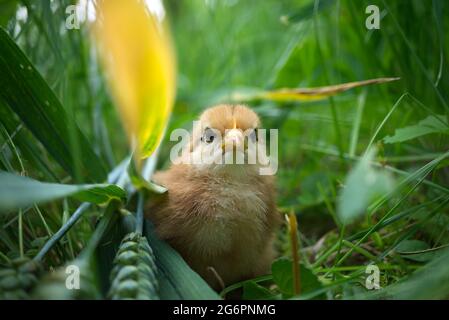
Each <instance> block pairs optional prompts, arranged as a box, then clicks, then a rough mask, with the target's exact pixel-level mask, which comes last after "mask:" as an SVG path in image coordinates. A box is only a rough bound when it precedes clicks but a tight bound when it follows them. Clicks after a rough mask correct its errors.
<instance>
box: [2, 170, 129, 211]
mask: <svg viewBox="0 0 449 320" xmlns="http://www.w3.org/2000/svg"><path fill="white" fill-rule="evenodd" d="M67 196H74V197H75V198H77V199H79V200H81V201H86V202H93V203H96V204H102V203H105V202H108V201H109V200H111V199H119V200H123V199H125V198H126V193H125V191H124V190H122V189H121V188H120V187H118V186H116V185H110V184H82V185H69V184H59V183H46V182H40V181H37V180H34V179H31V178H27V177H22V176H19V175H15V174H12V173H9V172H5V171H0V212H5V211H11V210H14V209H19V208H24V207H27V206H30V205H32V204H33V203H41V202H47V201H50V200H55V199H59V198H63V197H67Z"/></svg>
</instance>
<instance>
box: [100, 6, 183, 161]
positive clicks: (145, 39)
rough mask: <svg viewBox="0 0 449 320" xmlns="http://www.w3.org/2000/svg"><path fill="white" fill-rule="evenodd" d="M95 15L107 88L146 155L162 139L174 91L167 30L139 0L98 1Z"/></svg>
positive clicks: (132, 137) (139, 153) (131, 136)
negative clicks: (107, 76)
mask: <svg viewBox="0 0 449 320" xmlns="http://www.w3.org/2000/svg"><path fill="white" fill-rule="evenodd" d="M98 16H99V17H100V18H99V19H97V22H96V24H95V27H96V28H95V31H96V35H97V39H98V40H99V42H100V44H101V49H102V50H101V51H100V53H101V54H102V58H103V62H104V64H105V66H106V68H107V71H108V73H109V76H110V84H111V88H112V93H113V95H114V96H115V100H116V102H117V106H118V108H119V111H120V114H121V117H122V120H123V123H124V126H125V129H126V131H127V133H128V136H129V139H130V141H131V143H137V146H136V147H137V150H136V156H137V158H138V159H140V158H141V157H148V156H150V155H151V154H152V153H153V151H154V150H155V149H156V147H157V146H158V144H159V143H160V141H161V139H162V134H163V133H164V130H165V127H166V125H167V122H168V119H169V116H170V113H171V109H172V106H173V100H174V95H175V87H176V86H175V62H174V54H173V51H172V47H171V44H170V40H169V38H168V32H167V30H165V29H164V27H165V26H164V25H163V24H161V23H160V21H159V20H158V17H156V16H155V15H154V14H152V13H151V12H149V11H148V10H147V8H146V6H145V3H144V2H143V1H138V0H128V1H120V0H108V1H100V2H99V3H98ZM133 147H134V145H133Z"/></svg>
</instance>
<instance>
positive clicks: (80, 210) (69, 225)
mask: <svg viewBox="0 0 449 320" xmlns="http://www.w3.org/2000/svg"><path fill="white" fill-rule="evenodd" d="M90 205H91V204H90V203H88V202H84V203H82V204H81V205H80V206H79V207H78V209H76V211H75V212H74V213H73V215H72V216H71V217H70V218H69V220H67V223H66V224H64V225H63V226H62V227H61V228H60V229H59V230H58V231H57V232H56V233H55V234H54V235H53V236H52V237H51V238H50V239H49V240H48V241H47V242H46V243H45V245H44V246H43V247H42V249H41V250H40V251H39V253H38V254H37V255H36V256H35V257H34V259H33V260H34V261H41V260H42V258H43V257H44V256H45V255H46V254H47V252H48V251H50V249H51V248H53V246H54V245H55V244H56V243H58V241H59V240H61V238H62V237H63V236H64V235H65V234H66V233H67V232H68V231H69V230H70V228H72V226H73V225H74V224H75V223H76V222H77V221H78V219H79V218H81V216H82V215H83V213H84V211H86V210H87V209H88V208H89V207H90Z"/></svg>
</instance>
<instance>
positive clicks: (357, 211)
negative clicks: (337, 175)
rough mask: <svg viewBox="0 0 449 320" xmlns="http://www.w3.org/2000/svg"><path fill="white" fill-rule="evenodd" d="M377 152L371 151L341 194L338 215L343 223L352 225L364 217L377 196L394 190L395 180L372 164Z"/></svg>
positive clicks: (363, 158) (351, 176) (352, 174)
mask: <svg viewBox="0 0 449 320" xmlns="http://www.w3.org/2000/svg"><path fill="white" fill-rule="evenodd" d="M374 155H375V150H374V149H371V150H369V151H368V152H367V153H366V154H365V155H364V156H363V157H362V159H361V160H360V161H359V162H358V163H357V164H356V166H355V167H354V169H353V170H352V171H351V172H350V173H349V175H348V177H347V178H346V182H345V187H344V189H343V191H342V192H341V194H340V197H339V199H338V205H337V214H338V216H339V217H340V219H341V220H342V222H343V223H350V222H352V221H353V220H354V219H356V218H357V217H358V216H360V215H362V214H363V213H364V211H365V209H366V207H367V206H368V205H369V204H370V203H371V201H373V200H374V199H375V198H376V197H377V196H379V195H382V194H385V193H387V192H389V191H390V190H392V188H393V179H392V177H391V176H390V175H389V174H388V173H387V172H385V171H381V170H375V169H374V168H373V166H372V164H371V162H372V161H373V158H374Z"/></svg>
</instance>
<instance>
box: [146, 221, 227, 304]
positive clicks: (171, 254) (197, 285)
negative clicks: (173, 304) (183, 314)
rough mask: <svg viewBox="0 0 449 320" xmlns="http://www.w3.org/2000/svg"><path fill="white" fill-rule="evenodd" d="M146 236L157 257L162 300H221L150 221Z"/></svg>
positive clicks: (147, 225)
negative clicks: (161, 236)
mask: <svg viewBox="0 0 449 320" xmlns="http://www.w3.org/2000/svg"><path fill="white" fill-rule="evenodd" d="M146 236H147V239H148V242H149V244H150V246H151V248H152V249H153V252H154V255H155V257H156V264H157V266H158V271H159V273H158V280H159V287H160V292H159V294H160V298H161V299H163V300H164V299H170V300H172V299H195V300H217V299H220V296H219V295H218V294H217V293H216V292H215V291H214V290H212V289H211V287H209V285H208V284H207V283H206V282H205V281H204V280H203V279H202V278H201V277H200V276H199V275H198V274H197V273H196V272H195V271H193V270H192V269H191V268H190V267H189V266H188V265H187V263H186V262H185V261H184V260H183V259H182V258H181V256H180V255H179V254H178V253H177V252H176V251H175V250H174V249H173V248H172V247H170V246H169V245H168V244H166V243H165V242H163V241H161V240H160V239H159V238H158V237H157V236H156V234H155V233H154V229H153V227H152V226H151V223H149V221H147V224H146Z"/></svg>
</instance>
